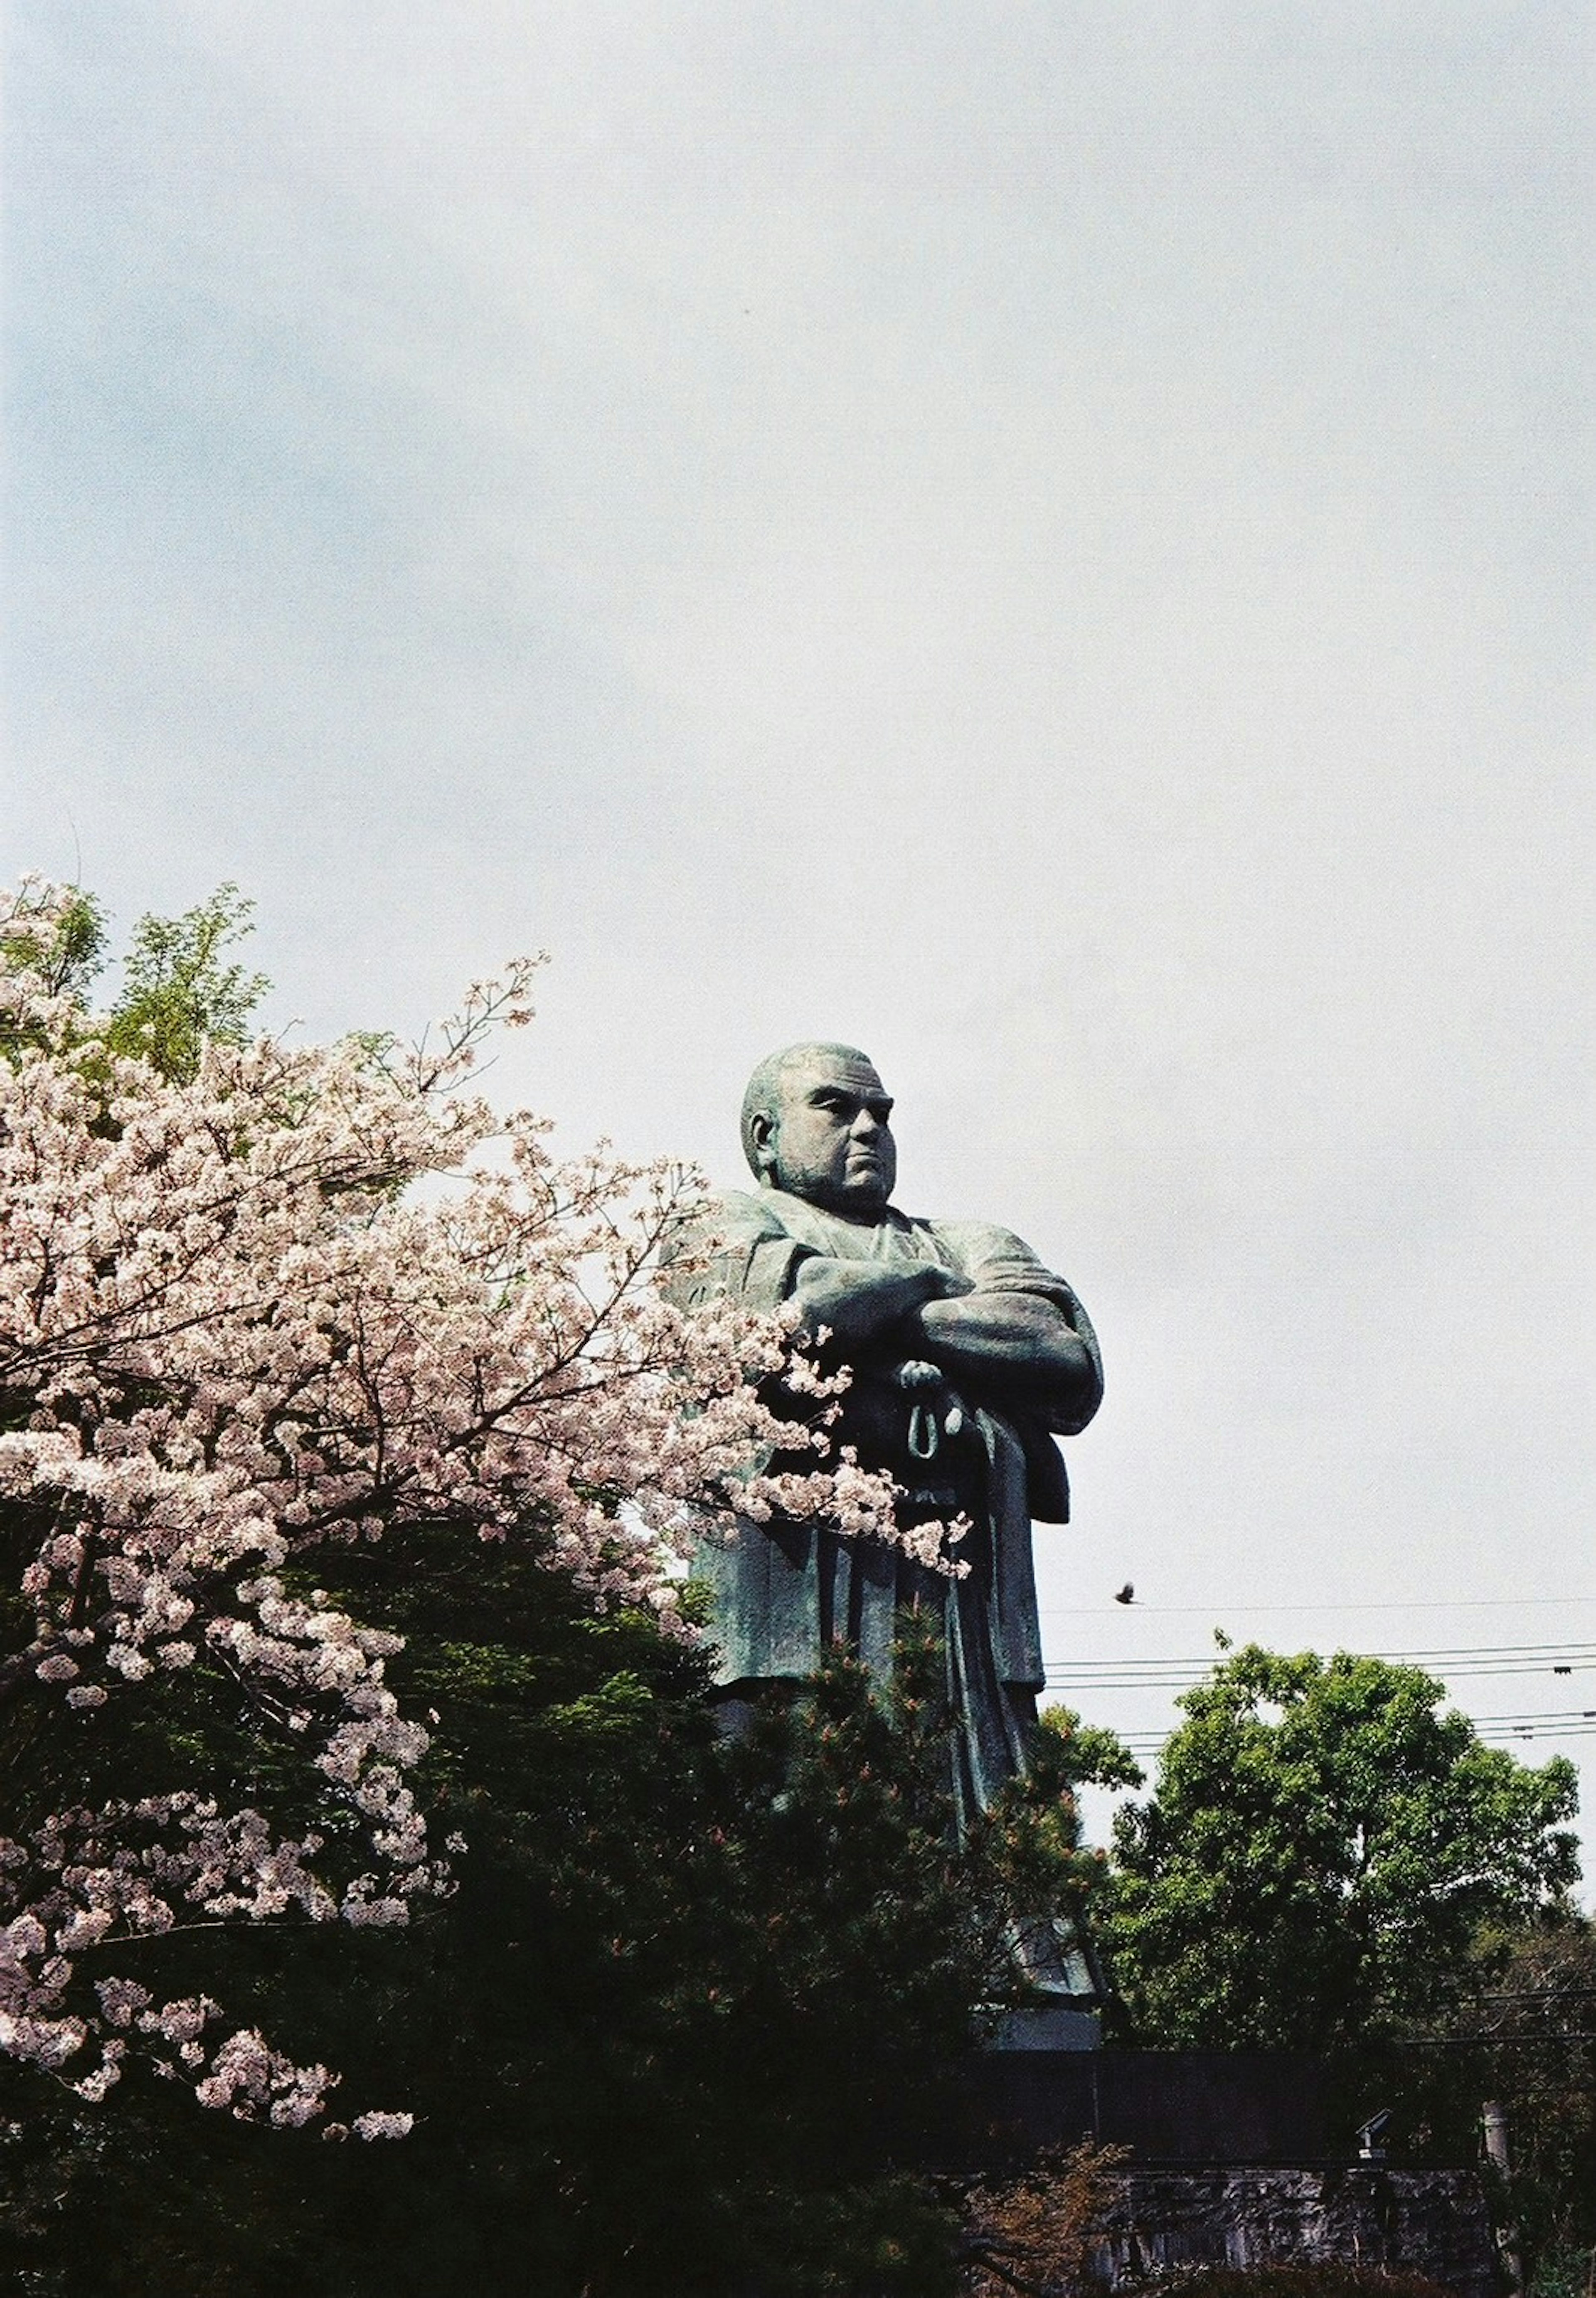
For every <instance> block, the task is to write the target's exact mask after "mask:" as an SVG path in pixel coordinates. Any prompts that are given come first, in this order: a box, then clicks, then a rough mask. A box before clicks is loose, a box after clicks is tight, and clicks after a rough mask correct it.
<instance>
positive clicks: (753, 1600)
mask: <svg viewBox="0 0 1596 2298" xmlns="http://www.w3.org/2000/svg"><path fill="white" fill-rule="evenodd" d="M891 1108H892V1104H891V1101H890V1100H889V1096H888V1095H887V1093H886V1090H885V1088H884V1087H883V1086H882V1084H881V1079H880V1078H879V1076H878V1075H877V1074H876V1071H875V1070H874V1068H873V1066H872V1063H871V1062H869V1061H868V1060H867V1059H866V1057H865V1056H864V1054H861V1053H860V1052H858V1050H857V1049H856V1047H853V1046H834V1045H802V1046H791V1047H790V1048H788V1049H787V1050H786V1051H785V1052H784V1053H781V1054H773V1055H772V1056H771V1058H770V1059H769V1060H768V1061H765V1062H761V1064H760V1066H759V1068H758V1069H757V1070H756V1071H755V1073H754V1077H753V1079H752V1080H751V1081H750V1084H749V1087H748V1095H747V1096H746V1098H745V1101H744V1105H743V1145H744V1148H745V1150H746V1152H747V1154H748V1161H749V1163H750V1165H751V1166H752V1167H753V1169H754V1172H755V1175H756V1178H757V1181H758V1184H759V1186H758V1188H757V1191H755V1192H746V1193H745V1192H741V1191H731V1192H728V1193H727V1194H725V1195H724V1197H722V1198H720V1199H719V1200H718V1201H717V1202H716V1203H715V1204H714V1205H713V1206H712V1207H711V1208H710V1209H709V1211H708V1212H707V1215H706V1216H705V1219H703V1221H702V1222H700V1223H699V1224H698V1225H697V1226H696V1227H695V1228H692V1229H690V1230H689V1231H687V1232H685V1233H684V1234H683V1235H682V1236H680V1237H679V1238H678V1239H677V1241H676V1244H675V1247H674V1252H673V1254H672V1255H671V1256H670V1257H669V1266H668V1268H667V1276H666V1283H667V1288H668V1289H669V1290H670V1291H671V1293H672V1294H673V1295H674V1298H676V1299H677V1300H679V1301H681V1302H683V1303H685V1304H688V1305H691V1304H693V1303H696V1302H703V1301H707V1300H709V1299H711V1298H714V1297H716V1296H725V1295H730V1296H731V1297H732V1298H734V1299H736V1300H739V1301H740V1302H744V1303H745V1304H746V1305H747V1306H748V1307H749V1308H751V1309H755V1310H773V1309H775V1308H776V1307H778V1306H780V1305H781V1303H783V1302H796V1304H797V1305H798V1309H799V1310H800V1312H801V1316H802V1320H803V1325H804V1327H805V1328H806V1330H808V1331H810V1332H813V1333H818V1332H819V1331H820V1330H821V1329H822V1328H824V1329H825V1330H826V1332H827V1333H829V1335H831V1338H830V1340H829V1342H828V1343H827V1344H826V1345H827V1348H828V1350H829V1352H830V1353H831V1356H832V1358H833V1359H834V1360H837V1361H839V1362H841V1363H845V1364H847V1365H848V1367H849V1368H850V1370H851V1373H852V1381H851V1385H850V1386H849V1388H848V1392H847V1395H846V1398H845V1400H844V1404H843V1410H842V1416H841V1420H840V1423H839V1426H838V1428H837V1429H836V1430H835V1432H834V1436H835V1441H836V1442H838V1443H839V1444H848V1445H852V1446H854V1447H855V1448H856V1451H857V1454H858V1457H859V1459H860V1461H861V1462H862V1463H863V1465H864V1466H865V1467H872V1468H881V1469H886V1470H888V1471H889V1472H890V1474H891V1475H892V1476H894V1477H895V1478H896V1479H897V1482H898V1484H899V1485H900V1486H901V1487H902V1491H903V1498H902V1500H900V1502H899V1517H900V1521H901V1522H903V1523H904V1524H906V1525H913V1524H916V1523H924V1522H928V1521H930V1520H931V1519H932V1518H941V1519H944V1520H946V1519H947V1518H949V1517H953V1516H955V1515H956V1514H960V1513H962V1514H964V1515H966V1516H968V1517H969V1518H970V1519H971V1522H972V1525H973V1527H974V1529H973V1531H972V1533H971V1535H970V1536H969V1537H968V1539H967V1540H966V1541H965V1542H964V1544H963V1548H962V1549H961V1550H960V1551H959V1552H960V1554H961V1556H962V1558H963V1560H964V1561H965V1562H966V1563H967V1565H968V1566H969V1569H968V1572H967V1573H966V1575H964V1576H963V1578H958V1579H955V1578H949V1577H948V1576H947V1575H946V1574H942V1573H939V1572H935V1571H932V1570H930V1569H928V1568H927V1567H926V1566H924V1565H922V1564H918V1563H916V1562H914V1560H913V1559H911V1558H909V1557H907V1556H906V1554H905V1553H904V1552H903V1551H902V1550H899V1549H897V1548H896V1547H893V1546H891V1545H889V1543H887V1542H880V1541H865V1540H856V1539H850V1538H847V1537H844V1536H842V1535H841V1534H839V1533H837V1532H835V1531H833V1530H831V1529H830V1528H829V1527H827V1526H826V1525H824V1524H823V1523H815V1522H812V1521H810V1522H799V1521H795V1520H791V1519H789V1520H786V1521H777V1522H774V1523H772V1524H769V1525H756V1524H752V1523H745V1524H744V1525H741V1526H740V1529H739V1531H738V1533H737V1534H736V1536H735V1537H733V1538H732V1539H731V1540H729V1541H723V1540H715V1541H707V1542H705V1543H704V1544H703V1546H702V1549H701V1551H700V1555H699V1565H698V1570H699V1575H700V1576H701V1577H703V1578H704V1579H706V1580H707V1582H708V1583H709V1584H710V1587H711V1589H712V1591H713V1593H714V1600H715V1616H714V1626H715V1636H716V1639H717V1641H718V1643H719V1646H720V1660H719V1667H718V1672H717V1679H716V1680H717V1683H718V1685H719V1687H720V1692H721V1696H722V1697H723V1698H724V1699H725V1700H727V1701H728V1702H735V1701H738V1700H746V1699H752V1698H754V1697H756V1696H757V1694H758V1692H759V1690H760V1689H761V1687H763V1686H765V1685H769V1684H772V1683H773V1682H781V1681H783V1680H787V1681H790V1680H793V1679H798V1678H802V1677H805V1676H806V1675H809V1674H812V1673H813V1672H814V1670H815V1668H816V1667H817V1666H819V1663H820V1658H821V1655H822V1651H823V1648H824V1647H825V1645H826V1644H827V1643H828V1642H832V1641H845V1642H848V1643H849V1644H851V1645H852V1646H854V1647H855V1648H856V1649H857V1650H858V1652H859V1653H860V1655H861V1657H863V1658H864V1660H865V1662H866V1664H867V1665H868V1666H870V1667H871V1668H872V1671H874V1672H875V1673H876V1674H878V1675H885V1674H886V1673H887V1672H888V1671H889V1668H890V1666H891V1647H892V1634H893V1624H894V1619H895V1617H896V1615H897V1612H898V1610H899V1608H902V1607H904V1606H909V1607H912V1608H916V1609H919V1610H921V1611H922V1612H923V1611H925V1610H926V1609H928V1608H931V1609H934V1610H935V1612H936V1613H937V1615H938V1616H939V1624H940V1625H941V1628H942V1631H943V1633H944V1636H945V1639H946V1642H947V1655H948V1669H949V1688H950V1692H951V1694H952V1704H953V1709H954V1713H955V1717H956V1718H957V1724H958V1730H957V1744H956V1747H955V1789H956V1792H957V1797H958V1801H959V1804H960V1806H961V1810H962V1812H963V1813H964V1814H968V1813H969V1812H971V1811H972V1810H976V1809H983V1808H985V1807H986V1806H988V1804H989V1802H990V1801H991V1798H992V1797H993V1796H994V1794H995V1793H996V1790H997V1789H998V1788H999V1787H1000V1786H1001V1784H1002V1782H1003V1781H1005V1779H1008V1778H1010V1777H1012V1776H1013V1773H1015V1772H1016V1771H1018V1770H1020V1769H1022V1768H1023V1764H1024V1749H1025V1741H1026V1737H1027V1733H1028V1731H1029V1728H1030V1725H1031V1724H1032V1723H1034V1721H1035V1717H1036V1699H1037V1694H1038V1691H1039V1690H1041V1688H1042V1683H1043V1674H1042V1650H1041V1637H1040V1631H1039V1626H1038V1616H1037V1599H1036V1583H1035V1577H1034V1573H1033V1569H1032V1561H1031V1520H1032V1518H1033V1517H1035V1518H1039V1519H1041V1520H1043V1521H1046V1522H1054V1523H1062V1522H1063V1521H1064V1520H1065V1519H1066V1518H1067V1517H1068V1515H1069V1488H1068V1484H1067V1483H1066V1481H1065V1476H1064V1467H1063V1459H1062V1458H1061V1456H1060V1454H1059V1451H1058V1449H1057V1447H1056V1446H1055V1444H1054V1442H1053V1438H1054V1435H1055V1434H1056V1435H1071V1434H1074V1433H1075V1432H1076V1431H1078V1430H1079V1429H1080V1428H1083V1427H1084V1426H1086V1424H1087V1421H1088V1420H1089V1419H1090V1418H1091V1417H1092V1415H1093V1413H1094V1412H1095V1411H1096V1409H1097V1405H1098V1402H1099V1401H1100V1399H1101V1396H1102V1393H1103V1376H1102V1362H1101V1359H1100V1357H1099V1354H1098V1350H1097V1343H1096V1337H1095V1336H1094V1335H1093V1332H1092V1327H1091V1324H1090V1322H1089V1320H1088V1319H1087V1315H1086V1312H1085V1310H1083V1309H1082V1308H1081V1305H1080V1303H1079V1301H1078V1300H1077V1299H1076V1297H1075V1294H1074V1293H1073V1292H1072V1291H1071V1288H1070V1286H1069V1285H1066V1284H1065V1282H1064V1281H1063V1278H1062V1277H1057V1276H1055V1275H1054V1274H1053V1272H1052V1271H1051V1270H1049V1269H1046V1268H1044V1266H1043V1265H1042V1263H1041V1262H1040V1261H1038V1258H1037V1256H1036V1255H1035V1253H1033V1252H1031V1250H1030V1247H1029V1246H1028V1245H1026V1244H1023V1243H1022V1242H1021V1239H1020V1238H1019V1237H1017V1236H1013V1234H1012V1233H1011V1232H1010V1231H1009V1230H1007V1229H1003V1228H995V1227H993V1226H991V1225H990V1224H988V1223H986V1222H980V1221H938V1220H922V1219H913V1218H911V1217H909V1216H908V1215H906V1214H904V1213H901V1212H899V1211H897V1209H896V1208H895V1207H894V1206H893V1205H892V1204H891V1203H889V1200H890V1197H891V1194H892V1190H893V1187H894V1185H895V1182H896V1179H897V1153H896V1149H895V1146H894V1144H893V1140H892V1134H891V1128H890V1123H889V1119H890V1115H891ZM773 1465H774V1466H776V1467H782V1468H790V1467H804V1466H806V1465H807V1466H810V1467H813V1466H814V1465H815V1456H814V1455H813V1453H806V1452H803V1451H795V1452H793V1453H792V1454H791V1455H781V1456H779V1457H778V1458H777V1459H775V1460H774V1461H773Z"/></svg>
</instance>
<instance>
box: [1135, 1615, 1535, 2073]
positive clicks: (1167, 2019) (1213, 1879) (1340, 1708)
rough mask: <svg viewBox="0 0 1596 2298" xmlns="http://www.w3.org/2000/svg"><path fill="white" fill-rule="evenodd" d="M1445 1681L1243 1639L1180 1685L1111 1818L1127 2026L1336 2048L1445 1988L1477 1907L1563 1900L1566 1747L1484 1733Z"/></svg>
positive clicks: (1458, 1966) (1441, 2004) (1493, 1917)
mask: <svg viewBox="0 0 1596 2298" xmlns="http://www.w3.org/2000/svg"><path fill="white" fill-rule="evenodd" d="M1443 1696H1444V1694H1443V1686H1442V1685H1441V1684H1440V1683H1438V1682H1436V1681H1435V1679H1434V1678H1433V1677H1431V1676H1428V1675H1426V1674H1424V1673H1423V1672H1422V1671H1421V1670H1419V1669H1418V1668H1415V1667H1408V1666H1397V1665H1394V1664H1393V1663H1391V1662H1388V1661H1385V1660H1380V1659H1372V1658H1367V1657H1355V1656H1353V1655H1351V1654H1348V1653H1338V1654H1336V1657H1334V1658H1332V1659H1323V1658H1320V1657H1318V1656H1316V1655H1315V1654H1312V1653H1303V1654H1301V1655H1299V1656H1298V1657H1283V1656H1281V1655H1279V1654H1278V1653H1273V1652H1268V1651H1265V1650H1262V1649H1261V1648H1260V1647H1258V1646H1256V1645H1249V1646H1248V1647H1246V1648H1245V1649H1243V1650H1240V1651H1237V1652H1236V1653H1234V1654H1232V1655H1231V1656H1230V1657H1228V1658H1226V1659H1225V1660H1224V1661H1223V1662H1222V1663H1221V1664H1220V1665H1219V1666H1216V1667H1215V1669H1214V1671H1213V1673H1212V1674H1211V1677H1210V1678H1209V1679H1208V1681H1207V1682H1204V1683H1203V1684H1201V1685H1199V1686H1198V1687H1197V1688H1196V1689H1195V1690H1192V1691H1189V1692H1187V1694H1186V1695H1185V1696H1184V1698H1183V1699H1182V1702H1181V1705H1182V1706H1183V1707H1184V1708H1185V1710H1186V1721H1185V1723H1183V1724H1182V1725H1181V1726H1180V1728H1179V1729H1178V1731H1177V1732H1175V1733H1174V1734H1173V1736H1172V1737H1171V1739H1170V1740H1169V1742H1168V1744H1167V1746H1166V1748H1165V1749H1164V1752H1163V1756H1162V1762H1161V1765H1160V1769H1159V1774H1158V1779H1157V1782H1156V1786H1155V1790H1154V1794H1153V1796H1152V1798H1151V1799H1150V1800H1149V1801H1148V1802H1147V1803H1146V1804H1145V1805H1142V1806H1132V1807H1130V1808H1129V1809H1128V1810H1126V1811H1123V1812H1122V1813H1121V1814H1120V1817H1119V1820H1118V1822H1117V1823H1116V1830H1115V1851H1116V1856H1117V1872H1116V1877H1115V1884H1114V1897H1113V1906H1112V1914H1111V1916H1110V1919H1109V1922H1108V1925H1107V1932H1106V1936H1107V1940H1108V1944H1109V1946H1110V1949H1111V1952H1112V1956H1113V1963H1114V1970H1115V1972H1116V1976H1117V1980H1118V1983H1119V1986H1120V1988H1121V1991H1122V1992H1123V1994H1124V1996H1125V1998H1126V2001H1127V2003H1128V2005H1129V2009H1130V2012H1131V2013H1132V2016H1133V2018H1134V2020H1135V2021H1136V2023H1137V2029H1138V2032H1139V2035H1140V2037H1141V2038H1142V2039H1144V2040H1145V2041H1148V2042H1151V2043H1157V2044H1168V2045H1206V2046H1220V2047H1224V2046H1233V2047H1238V2048H1239V2047H1243V2046H1261V2047H1276V2048H1288V2049H1302V2050H1336V2049H1343V2048H1345V2047H1347V2046H1352V2045H1353V2044H1356V2043H1359V2042H1361V2041H1365V2040H1367V2039H1369V2038H1373V2037H1377V2036H1379V2035H1381V2034H1389V2033H1392V2032H1394V2031H1396V2030H1398V2029H1401V2028H1402V2027H1404V2026H1407V2025H1410V2024H1411V2022H1413V2021H1420V2020H1425V2019H1430V2018H1434V2017H1435V2015H1437V2014H1438V2013H1441V2012H1442V2011H1443V2009H1444V2008H1445V2007H1446V2006H1447V2005H1448V2004H1449V2003H1451V2002H1453V2001H1455V2000H1456V1999H1457V1998H1458V1996H1459V1994H1460V1989H1462V1988H1465V1987H1466V1986H1467V1984H1468V1979H1467V1974H1468V1970H1469V1967H1470V1953H1471V1947H1472V1945H1473V1942H1474V1941H1475V1939H1476V1937H1477V1935H1478V1934H1479V1932H1480V1930H1481V1928H1482V1926H1484V1925H1485V1924H1487V1923H1493V1922H1494V1923H1497V1924H1502V1923H1517V1922H1525V1921H1526V1920H1528V1919H1530V1918H1532V1917H1533V1916H1534V1915H1535V1914H1537V1913H1539V1912H1541V1911H1542V1910H1545V1909H1548V1908H1553V1907H1556V1906H1557V1905H1559V1904H1560V1902H1561V1900H1562V1898H1563V1895H1565V1894H1566V1893H1567V1889H1568V1888H1569V1886H1570V1885H1571V1884H1572V1883H1573V1882H1574V1881H1575V1879H1576V1877H1577V1875H1578V1872H1579V1871H1578V1867H1577V1864H1576V1862H1575V1839H1574V1837H1573V1835H1572V1834H1571V1833H1570V1832H1569V1831H1568V1830H1567V1827H1566V1825H1565V1824H1564V1823H1565V1822H1567V1820H1568V1819H1569V1818H1571V1817H1572V1815H1573V1814H1574V1812H1575V1807H1576V1775H1575V1771H1574V1768H1573V1766H1572V1765H1570V1764H1569V1763H1568V1762H1567V1760H1566V1759H1565V1758H1562V1757H1557V1758H1554V1759H1553V1760H1552V1761H1551V1762H1550V1763H1547V1764H1545V1765H1541V1766H1540V1767H1539V1768H1538V1769H1533V1768H1531V1767H1529V1766H1526V1765H1523V1764H1520V1763H1518V1762H1517V1761H1516V1760H1515V1758H1513V1757H1511V1756H1509V1755H1507V1754H1505V1753H1504V1752H1502V1751H1501V1750H1500V1749H1496V1748H1487V1747H1485V1746H1484V1744H1483V1743H1482V1742H1481V1740H1479V1738H1478V1736H1477V1735H1476V1732H1475V1730H1474V1727H1473V1725H1472V1724H1471V1723H1469V1722H1468V1718H1467V1717H1465V1716H1463V1715H1459V1714H1457V1713H1456V1712H1455V1711H1451V1712H1443V1710H1442V1707H1441V1702H1442V1700H1443Z"/></svg>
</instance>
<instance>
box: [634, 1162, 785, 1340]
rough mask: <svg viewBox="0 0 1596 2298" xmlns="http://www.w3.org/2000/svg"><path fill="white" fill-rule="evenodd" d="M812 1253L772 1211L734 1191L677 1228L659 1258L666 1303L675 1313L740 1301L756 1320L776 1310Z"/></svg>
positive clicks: (757, 1201) (749, 1197) (768, 1207)
mask: <svg viewBox="0 0 1596 2298" xmlns="http://www.w3.org/2000/svg"><path fill="white" fill-rule="evenodd" d="M812 1252H813V1248H812V1247H811V1246H809V1245H807V1244H802V1243H800V1241H799V1240H798V1238H797V1237H796V1236H790V1235H789V1234H788V1232H787V1230H786V1229H785V1228H782V1226H781V1221H780V1220H779V1219H777V1217H776V1214H775V1212H774V1211H773V1209H772V1208H771V1207H770V1206H769V1205H766V1204H763V1203H761V1202H760V1200H759V1199H758V1198H757V1197H753V1196H749V1195H748V1194H746V1193H745V1192H743V1191H742V1190H740V1189H733V1190H728V1192H727V1193H726V1194H725V1195H724V1197H721V1198H719V1199H718V1200H717V1201H716V1202H715V1203H714V1204H713V1205H711V1206H710V1207H709V1209H708V1211H707V1212H705V1213H702V1214H699V1215H698V1216H696V1217H695V1218H694V1219H691V1220H690V1221H686V1222H684V1223H682V1226H681V1227H680V1228H678V1229H677V1230H676V1231H675V1233H674V1236H672V1237H671V1238H670V1239H669V1240H667V1242H666V1246H665V1249H664V1251H663V1252H662V1254H661V1261H662V1266H663V1272H664V1284H665V1294H666V1299H667V1300H668V1301H670V1302H674V1305H675V1306H676V1307H677V1308H679V1309H695V1308H699V1307H700V1306H702V1304H703V1303H704V1302H707V1301H724V1300H732V1301H738V1302H741V1304H742V1306H743V1307H744V1308H745V1309H751V1310H754V1311H755V1313H756V1314H757V1315H762V1316H763V1315H768V1314H769V1312H770V1311H771V1310H773V1309H778V1308H780V1307H781V1303H782V1302H783V1301H785V1300H786V1298H787V1296H788V1294H790V1292H791V1291H792V1287H793V1284H794V1282H795V1280H796V1276H797V1271H798V1263H799V1262H800V1261H806V1260H808V1259H810V1258H811V1256H812Z"/></svg>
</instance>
